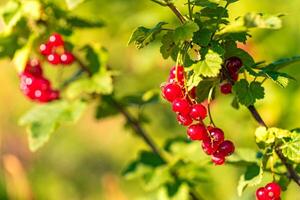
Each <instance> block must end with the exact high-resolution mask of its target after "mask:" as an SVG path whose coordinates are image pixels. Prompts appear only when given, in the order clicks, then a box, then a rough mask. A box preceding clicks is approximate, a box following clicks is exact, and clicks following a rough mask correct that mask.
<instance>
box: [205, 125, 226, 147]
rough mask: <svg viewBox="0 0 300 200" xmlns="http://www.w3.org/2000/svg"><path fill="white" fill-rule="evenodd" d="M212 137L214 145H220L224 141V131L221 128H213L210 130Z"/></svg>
mask: <svg viewBox="0 0 300 200" xmlns="http://www.w3.org/2000/svg"><path fill="white" fill-rule="evenodd" d="M209 133H210V138H211V140H212V143H213V144H214V145H217V146H219V144H221V143H222V142H223V141H224V132H223V131H222V130H221V129H219V128H212V129H211V130H210V131H209Z"/></svg>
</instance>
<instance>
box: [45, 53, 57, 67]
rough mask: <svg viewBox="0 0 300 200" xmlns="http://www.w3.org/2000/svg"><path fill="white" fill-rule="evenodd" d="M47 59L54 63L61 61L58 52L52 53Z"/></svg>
mask: <svg viewBox="0 0 300 200" xmlns="http://www.w3.org/2000/svg"><path fill="white" fill-rule="evenodd" d="M47 60H48V62H49V63H51V64H53V65H58V64H59V63H60V56H59V55H58V54H57V53H52V54H49V55H48V56H47Z"/></svg>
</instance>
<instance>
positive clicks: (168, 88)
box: [162, 83, 183, 102]
mask: <svg viewBox="0 0 300 200" xmlns="http://www.w3.org/2000/svg"><path fill="white" fill-rule="evenodd" d="M162 93H163V97H164V98H165V99H166V100H168V101H170V102H173V101H174V100H175V99H177V98H182V97H183V93H182V90H181V87H180V86H179V85H178V84H176V83H168V84H166V85H165V86H163V87H162Z"/></svg>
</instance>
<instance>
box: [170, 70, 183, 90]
mask: <svg viewBox="0 0 300 200" xmlns="http://www.w3.org/2000/svg"><path fill="white" fill-rule="evenodd" d="M176 69H177V70H176ZM168 81H169V82H170V83H174V82H178V83H179V84H180V85H181V86H182V85H183V84H184V67H183V66H180V65H178V66H177V67H176V66H174V67H172V69H171V71H170V75H169V80H168Z"/></svg>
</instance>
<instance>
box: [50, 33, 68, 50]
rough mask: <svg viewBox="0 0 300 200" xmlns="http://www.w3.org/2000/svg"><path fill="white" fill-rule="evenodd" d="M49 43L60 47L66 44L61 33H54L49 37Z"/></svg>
mask: <svg viewBox="0 0 300 200" xmlns="http://www.w3.org/2000/svg"><path fill="white" fill-rule="evenodd" d="M49 44H50V45H52V46H54V47H59V46H63V45H64V41H63V38H62V36H61V35H60V34H58V33H54V34H52V35H51V36H50V37H49Z"/></svg>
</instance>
